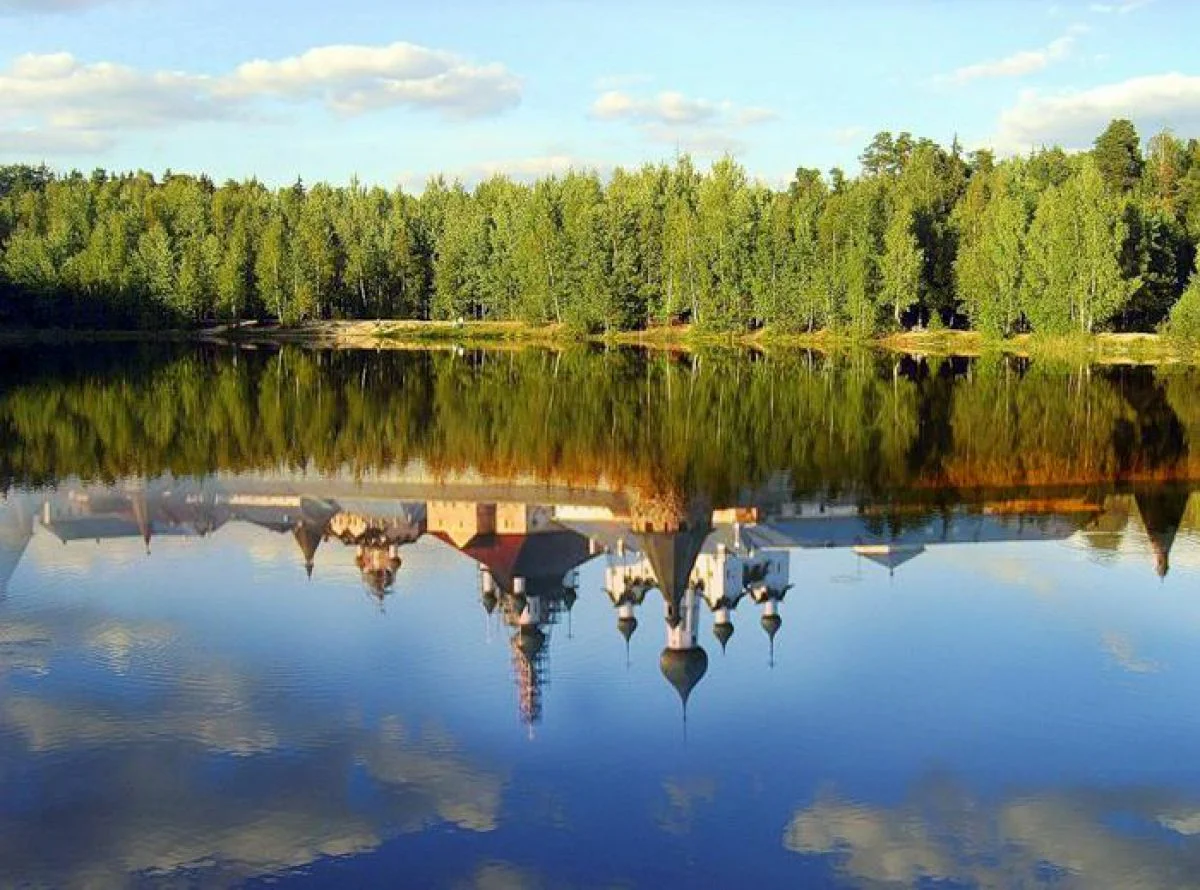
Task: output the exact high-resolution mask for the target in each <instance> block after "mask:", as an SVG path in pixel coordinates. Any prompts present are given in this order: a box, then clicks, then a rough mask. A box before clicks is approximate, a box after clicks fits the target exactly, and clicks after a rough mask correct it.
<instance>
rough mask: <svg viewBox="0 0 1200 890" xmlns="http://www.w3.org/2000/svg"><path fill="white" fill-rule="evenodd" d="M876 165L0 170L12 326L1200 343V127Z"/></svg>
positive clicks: (901, 138) (878, 153)
mask: <svg viewBox="0 0 1200 890" xmlns="http://www.w3.org/2000/svg"><path fill="white" fill-rule="evenodd" d="M859 160H860V165H861V171H860V173H859V175H857V176H854V177H850V176H847V175H846V174H845V173H843V172H842V171H841V170H839V169H833V170H831V171H829V172H828V173H827V174H825V173H822V172H820V171H818V170H813V169H807V168H803V167H801V168H799V169H797V171H796V173H795V175H794V177H793V178H792V180H791V181H790V183H789V184H788V185H787V186H786V188H780V189H773V188H771V187H769V186H768V185H766V184H764V183H762V182H759V181H756V180H754V179H753V178H751V177H750V176H749V175H748V174H747V171H746V170H745V169H743V168H742V167H741V166H740V165H739V164H738V163H737V162H736V161H734V160H733V159H732V158H729V157H726V158H723V159H721V160H719V161H717V162H715V163H714V164H713V165H712V166H711V168H710V169H708V170H707V171H704V170H700V169H698V168H697V167H696V165H695V164H694V163H693V161H692V160H691V159H690V158H689V157H687V156H681V157H679V158H677V159H675V160H674V161H673V162H672V163H660V164H648V165H646V166H643V167H641V168H639V169H636V170H626V169H619V168H618V169H616V170H615V171H613V172H612V174H611V175H608V176H601V175H600V174H598V173H596V172H589V171H575V172H569V173H566V174H564V175H561V176H554V177H548V178H544V179H541V180H539V181H536V182H534V183H532V184H525V183H522V182H518V181H514V180H512V179H509V178H506V177H504V176H499V175H497V176H494V177H492V178H490V179H488V180H486V181H484V182H482V183H480V184H479V185H477V186H476V187H474V188H473V189H467V188H465V187H464V186H463V185H462V184H460V183H457V182H454V183H451V182H448V181H446V180H445V179H444V178H440V177H439V178H434V179H432V180H431V181H430V182H429V183H428V184H427V186H426V187H425V189H424V191H423V192H422V193H421V194H419V195H416V194H409V193H406V192H404V191H403V190H401V189H399V188H397V189H393V190H387V189H383V188H379V187H366V186H364V185H362V184H360V183H359V182H357V181H354V182H351V183H350V184H349V185H348V186H346V187H333V186H330V185H327V184H315V185H311V186H309V185H307V184H305V183H303V182H301V181H297V182H296V183H295V184H294V185H292V186H289V187H284V188H280V189H274V190H273V189H270V188H267V187H266V186H264V185H263V184H261V183H260V182H258V181H256V180H250V181H246V182H233V181H230V182H226V183H225V184H223V185H220V186H218V185H216V184H215V183H213V182H212V181H211V180H210V179H208V178H207V177H205V176H192V175H181V174H177V173H171V172H168V173H166V174H165V175H163V176H162V177H159V178H156V177H155V176H152V175H151V174H149V173H145V172H138V173H129V174H112V173H109V172H106V171H104V170H97V171H95V172H94V173H92V174H91V175H85V174H82V173H79V172H71V173H68V174H58V173H56V172H53V171H51V170H49V169H47V168H46V167H44V166H41V167H38V166H28V165H17V166H9V167H0V325H4V326H8V327H14V326H15V327H65V328H76V329H106V328H107V329H155V328H190V327H197V326H203V325H210V324H215V323H225V322H238V321H245V320H259V321H273V322H278V323H280V324H284V325H293V324H297V323H301V322H306V321H320V320H330V319H460V318H461V319H478V320H483V319H486V320H496V321H499V320H512V321H521V322H525V323H527V324H531V325H545V324H556V325H560V326H562V328H563V329H564V330H566V331H570V332H575V333H587V334H607V333H612V332H617V331H626V330H640V329H644V328H648V327H653V326H658V325H670V324H679V323H689V324H691V325H693V326H694V327H695V328H696V329H699V330H707V331H714V332H722V331H733V332H736V331H748V330H757V329H760V328H766V329H767V330H768V331H777V332H780V333H804V332H816V331H831V332H835V333H839V334H843V335H846V336H848V337H853V338H867V337H871V336H875V335H879V334H884V333H888V332H893V331H898V330H907V329H914V328H916V329H937V328H958V329H973V330H977V331H980V332H982V333H984V334H986V335H988V336H994V337H1005V336H1010V335H1013V334H1018V333H1023V332H1033V333H1039V334H1049V335H1060V334H1089V333H1095V332H1101V331H1156V330H1159V331H1168V332H1170V333H1173V334H1175V335H1177V336H1178V337H1180V338H1183V339H1187V340H1200V277H1198V276H1196V275H1195V274H1194V270H1195V265H1196V246H1197V243H1198V242H1200V140H1196V139H1189V140H1186V141H1184V140H1182V139H1180V138H1177V137H1176V136H1175V135H1173V134H1172V133H1170V132H1163V133H1159V134H1157V135H1155V136H1153V137H1152V138H1150V139H1149V140H1148V141H1147V142H1146V143H1145V144H1144V145H1143V143H1142V140H1141V137H1140V136H1139V134H1138V133H1137V131H1136V129H1135V128H1134V126H1133V124H1132V123H1130V122H1129V121H1127V120H1116V121H1113V122H1112V123H1111V124H1110V125H1109V127H1108V128H1107V129H1106V130H1105V131H1104V132H1103V133H1101V134H1100V135H1099V136H1098V137H1097V138H1096V140H1095V143H1094V147H1093V148H1092V149H1091V150H1089V151H1085V152H1078V153H1068V152H1065V151H1063V150H1062V149H1060V148H1045V149H1041V150H1038V151H1035V152H1032V153H1031V154H1030V155H1028V156H1025V157H1015V158H1006V159H998V158H996V157H995V156H994V155H993V154H992V153H991V152H988V151H983V150H981V151H975V152H971V153H965V152H964V151H963V150H962V149H961V147H960V146H959V145H958V143H957V141H956V142H955V143H954V144H953V145H951V146H950V147H949V148H945V147H943V146H941V145H939V144H937V143H935V142H933V141H931V140H929V139H923V138H914V137H912V136H911V135H910V134H908V133H900V134H898V135H893V134H891V133H886V132H885V133H880V134H878V135H877V136H876V137H875V138H874V139H873V140H872V141H871V143H870V144H869V145H868V146H867V147H866V149H865V150H864V151H863V152H862V154H861V157H860V159H859Z"/></svg>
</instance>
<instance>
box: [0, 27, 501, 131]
mask: <svg viewBox="0 0 1200 890" xmlns="http://www.w3.org/2000/svg"><path fill="white" fill-rule="evenodd" d="M520 93H521V87H520V81H519V79H518V78H516V77H515V76H514V75H513V74H512V73H510V72H509V71H508V70H507V69H505V68H504V67H503V66H502V65H497V64H490V65H475V64H473V63H470V62H468V61H467V60H465V59H463V58H461V57H459V56H456V55H454V54H453V53H449V52H446V51H443V50H435V49H428V48H426V47H421V46H417V45H415V44H411V43H393V44H390V45H386V46H326V47H318V48H315V49H312V50H309V51H308V52H305V53H303V54H301V55H298V56H294V57H290V58H285V59H279V60H275V61H266V60H257V61H252V62H247V63H245V64H243V65H239V66H238V67H237V68H235V69H234V70H233V71H231V72H229V73H227V74H224V75H217V76H210V75H204V74H193V73H188V72H182V71H142V70H138V69H136V68H132V67H129V66H126V65H119V64H115V63H112V62H95V63H85V62H82V61H80V60H79V59H77V58H75V57H74V56H73V55H71V54H70V53H49V54H27V55H23V56H19V57H17V58H16V59H15V60H13V61H12V62H11V63H10V64H9V66H8V67H7V68H6V69H3V70H0V151H5V152H9V153H44V154H57V153H71V152H86V151H98V150H102V149H104V148H107V147H108V146H110V145H112V144H113V142H114V141H115V140H116V139H117V138H119V136H120V135H121V134H123V133H125V132H127V131H130V130H162V129H172V128H175V127H178V126H180V125H183V124H187V123H196V122H206V121H217V120H228V119H234V118H243V119H244V118H248V117H254V116H256V115H259V114H261V108H262V106H263V104H264V103H265V102H275V103H279V102H285V103H307V102H321V103H323V104H324V105H325V106H326V107H327V108H329V109H330V110H332V111H334V112H336V113H338V114H344V115H354V114H363V113H366V112H370V111H376V110H380V109H387V108H408V109H418V110H426V111H434V112H438V113H440V114H442V115H443V116H445V117H448V118H454V119H464V118H474V117H480V116H484V115H489V114H495V113H498V112H500V111H503V110H504V109H506V108H509V107H511V106H513V105H515V104H517V103H518V102H519V101H520Z"/></svg>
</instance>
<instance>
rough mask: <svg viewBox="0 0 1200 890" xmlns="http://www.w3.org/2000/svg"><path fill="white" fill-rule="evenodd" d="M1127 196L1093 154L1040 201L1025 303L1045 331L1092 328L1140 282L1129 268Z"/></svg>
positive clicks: (1087, 330) (1034, 323)
mask: <svg viewBox="0 0 1200 890" xmlns="http://www.w3.org/2000/svg"><path fill="white" fill-rule="evenodd" d="M1121 210H1122V203H1121V200H1120V199H1118V198H1116V197H1114V196H1112V195H1111V194H1110V193H1109V192H1108V190H1107V189H1106V188H1105V184H1104V181H1103V179H1102V178H1101V174H1100V171H1099V168H1098V167H1097V165H1096V164H1095V163H1093V162H1092V161H1091V160H1090V159H1089V160H1086V161H1085V162H1084V163H1083V165H1082V167H1081V169H1080V172H1079V173H1078V174H1077V175H1075V176H1073V177H1072V178H1071V179H1069V180H1067V181H1066V182H1065V183H1064V184H1063V185H1061V186H1052V187H1051V188H1050V189H1048V190H1047V191H1046V192H1045V194H1044V195H1043V196H1042V198H1041V200H1040V201H1039V202H1038V208H1037V212H1036V214H1035V215H1034V218H1033V224H1032V225H1031V226H1030V229H1029V235H1028V249H1027V253H1026V263H1025V276H1024V282H1023V288H1022V304H1023V307H1024V310H1025V315H1026V317H1027V318H1028V319H1029V322H1030V325H1031V326H1032V327H1033V330H1034V331H1036V332H1038V333H1047V334H1066V333H1070V332H1071V331H1081V332H1083V333H1092V332H1093V331H1095V330H1096V329H1097V328H1098V327H1099V326H1100V325H1103V324H1105V323H1106V322H1108V321H1109V320H1110V319H1111V318H1112V317H1113V316H1115V315H1116V314H1117V313H1118V312H1120V311H1121V310H1122V309H1123V308H1124V307H1125V305H1126V303H1127V301H1128V300H1129V298H1130V296H1131V295H1132V293H1133V291H1134V290H1136V288H1137V287H1138V285H1139V282H1137V281H1136V280H1134V281H1130V280H1127V279H1126V278H1125V277H1124V276H1123V274H1122V271H1121V266H1120V254H1121V249H1122V245H1123V243H1124V240H1125V235H1126V231H1127V227H1126V224H1125V222H1124V220H1123V219H1122V213H1121Z"/></svg>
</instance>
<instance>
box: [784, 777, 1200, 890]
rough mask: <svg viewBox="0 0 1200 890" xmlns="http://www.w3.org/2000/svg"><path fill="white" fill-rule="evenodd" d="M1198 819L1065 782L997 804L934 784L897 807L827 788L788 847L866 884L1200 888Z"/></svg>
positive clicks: (1156, 801)
mask: <svg viewBox="0 0 1200 890" xmlns="http://www.w3.org/2000/svg"><path fill="white" fill-rule="evenodd" d="M1198 826H1200V813H1198V812H1197V811H1196V810H1194V809H1188V808H1187V807H1186V806H1184V805H1182V804H1181V803H1180V802H1179V801H1178V800H1172V799H1171V798H1170V797H1169V796H1168V795H1166V794H1162V793H1158V792H1149V791H1146V792H1141V791H1136V790H1131V791H1124V792H1112V793H1107V792H1106V793H1100V792H1092V791H1088V790H1077V791H1069V790H1068V791H1061V792H1053V793H1049V794H1045V795H1038V796H1029V797H1015V798H1012V799H1010V800H1007V801H1000V802H996V803H993V802H991V801H987V800H982V799H979V798H976V797H973V796H971V795H970V794H968V793H967V792H966V791H964V790H963V789H961V788H959V787H958V786H956V785H954V784H952V783H949V782H944V781H937V782H931V783H929V784H927V785H926V786H923V787H922V788H921V789H919V791H918V792H917V793H916V794H915V795H914V796H913V798H912V799H910V800H909V801H907V802H905V803H903V804H901V805H899V806H897V807H894V808H885V807H874V806H869V805H861V804H857V803H853V802H850V801H848V800H846V799H843V798H840V797H838V796H837V795H836V794H834V793H825V794H823V795H822V796H820V797H819V798H818V799H817V801H816V802H815V803H813V804H812V805H811V806H809V807H807V808H805V809H802V810H799V811H797V812H796V814H795V815H794V816H793V818H792V821H791V822H790V823H789V824H788V826H787V828H786V829H785V830H784V834H783V845H784V847H785V848H786V849H788V850H791V851H793V852H796V853H802V854H810V855H830V856H836V857H837V860H838V866H837V867H838V871H839V872H840V873H841V875H842V876H843V877H845V878H847V879H849V880H851V881H853V882H854V883H855V885H856V886H864V887H892V886H895V887H901V886H904V887H907V886H910V885H912V884H914V883H916V882H918V881H922V880H925V881H952V882H962V883H966V884H969V885H971V886H978V887H987V888H991V887H995V888H1002V887H1013V886H1041V885H1043V884H1053V885H1054V886H1056V887H1088V888H1100V890H1106V888H1111V890H1118V888H1120V890H1130V888H1144V890H1153V888H1180V887H1197V886H1200V879H1198V878H1197V874H1198V873H1200V872H1198V871H1197V870H1198V869H1200V846H1197V845H1195V844H1191V843H1188V842H1186V839H1187V837H1189V836H1190V835H1192V834H1194V833H1195V832H1196V831H1197V830H1200V828H1198ZM1163 829H1165V830H1166V831H1168V832H1172V833H1174V835H1175V836H1174V837H1170V836H1163V834H1162V831H1163Z"/></svg>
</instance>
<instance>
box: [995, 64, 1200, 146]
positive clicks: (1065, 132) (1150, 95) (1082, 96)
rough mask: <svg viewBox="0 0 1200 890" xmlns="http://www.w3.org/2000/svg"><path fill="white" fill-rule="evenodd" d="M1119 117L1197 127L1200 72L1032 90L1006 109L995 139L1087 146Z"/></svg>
mask: <svg viewBox="0 0 1200 890" xmlns="http://www.w3.org/2000/svg"><path fill="white" fill-rule="evenodd" d="M1113 118H1129V119H1131V120H1132V121H1133V122H1134V123H1135V124H1137V125H1138V126H1139V127H1140V128H1142V129H1143V130H1144V131H1145V132H1155V131H1157V130H1160V129H1162V128H1165V127H1170V128H1172V129H1175V130H1179V131H1187V130H1190V129H1195V128H1196V127H1197V126H1200V76H1194V75H1187V74H1179V73H1172V74H1157V75H1150V76H1146V77H1135V78H1131V79H1129V80H1124V81H1120V82H1118V83H1112V84H1106V85H1103V86H1098V87H1094V88H1092V89H1089V90H1080V91H1074V92H1062V93H1049V94H1047V93H1043V92H1040V91H1038V90H1026V91H1025V92H1023V93H1021V95H1020V97H1019V98H1018V99H1017V102H1016V104H1015V105H1013V106H1012V107H1011V108H1009V109H1007V110H1005V111H1004V112H1003V113H1002V114H1001V115H1000V121H999V124H998V126H997V130H996V134H995V136H994V137H993V139H992V140H991V142H992V144H993V145H994V147H995V148H996V149H997V150H999V151H1002V152H1009V153H1020V152H1025V151H1028V150H1030V149H1032V148H1036V147H1038V146H1041V145H1049V144H1059V145H1063V146H1064V147H1067V148H1083V147H1086V146H1088V145H1090V144H1091V142H1092V140H1094V139H1095V138H1096V136H1097V135H1098V134H1099V133H1100V132H1101V131H1102V130H1103V129H1104V128H1105V127H1106V126H1107V125H1108V123H1109V121H1111V120H1112V119H1113Z"/></svg>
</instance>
